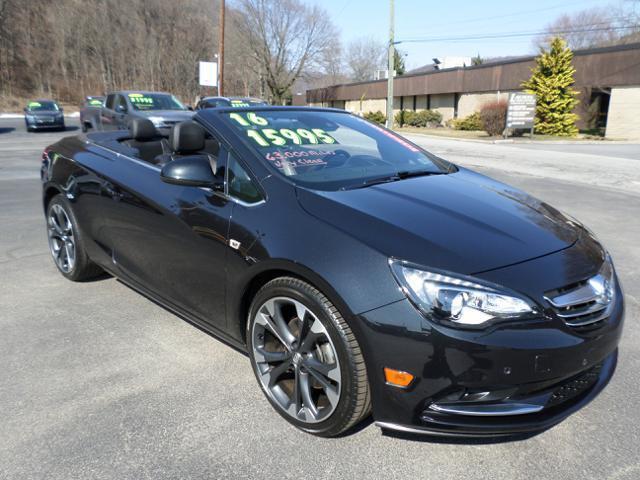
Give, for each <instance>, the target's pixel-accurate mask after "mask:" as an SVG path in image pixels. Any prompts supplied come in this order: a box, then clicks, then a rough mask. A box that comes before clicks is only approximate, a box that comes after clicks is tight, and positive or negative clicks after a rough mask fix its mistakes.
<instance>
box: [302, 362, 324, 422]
mask: <svg viewBox="0 0 640 480" xmlns="http://www.w3.org/2000/svg"><path fill="white" fill-rule="evenodd" d="M299 384H300V390H301V393H302V402H303V405H304V408H305V411H306V413H309V414H310V415H311V417H312V418H311V420H315V419H316V418H317V417H318V413H319V412H318V407H316V404H315V403H314V402H313V399H312V398H311V382H310V381H309V374H308V373H307V372H300V374H299Z"/></svg>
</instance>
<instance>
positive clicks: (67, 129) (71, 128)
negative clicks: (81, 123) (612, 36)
mask: <svg viewBox="0 0 640 480" xmlns="http://www.w3.org/2000/svg"><path fill="white" fill-rule="evenodd" d="M76 130H80V127H77V126H75V125H67V126H66V127H65V128H64V130H62V131H63V132H75V131H76Z"/></svg>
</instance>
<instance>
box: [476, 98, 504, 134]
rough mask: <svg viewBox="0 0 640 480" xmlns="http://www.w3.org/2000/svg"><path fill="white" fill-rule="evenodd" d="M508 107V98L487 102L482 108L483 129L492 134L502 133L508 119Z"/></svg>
mask: <svg viewBox="0 0 640 480" xmlns="http://www.w3.org/2000/svg"><path fill="white" fill-rule="evenodd" d="M507 107H508V102H507V101H506V100H497V101H494V102H489V103H485V104H484V105H483V106H482V108H481V109H480V120H481V121H482V129H483V130H484V131H485V132H487V133H488V134H489V135H491V136H496V135H500V134H502V132H503V131H504V128H505V126H506V121H507Z"/></svg>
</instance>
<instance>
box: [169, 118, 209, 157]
mask: <svg viewBox="0 0 640 480" xmlns="http://www.w3.org/2000/svg"><path fill="white" fill-rule="evenodd" d="M169 147H170V148H171V151H172V152H174V153H181V154H184V153H191V152H198V151H200V150H203V149H204V129H203V128H202V127H201V126H200V125H199V124H197V123H196V122H193V121H191V120H187V121H185V122H180V123H176V124H175V125H174V126H173V127H171V133H170V134H169Z"/></svg>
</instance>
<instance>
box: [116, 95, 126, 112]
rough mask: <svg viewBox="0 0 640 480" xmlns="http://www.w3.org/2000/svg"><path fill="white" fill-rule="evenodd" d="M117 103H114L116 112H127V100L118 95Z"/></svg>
mask: <svg viewBox="0 0 640 480" xmlns="http://www.w3.org/2000/svg"><path fill="white" fill-rule="evenodd" d="M117 98H118V99H117V101H116V110H117V111H119V112H126V111H127V100H126V99H125V98H124V97H123V96H122V95H118V97H117Z"/></svg>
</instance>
